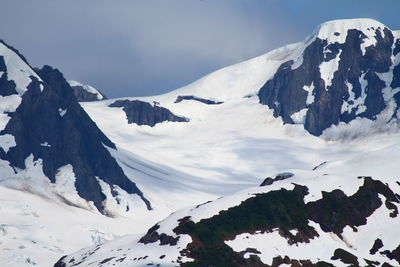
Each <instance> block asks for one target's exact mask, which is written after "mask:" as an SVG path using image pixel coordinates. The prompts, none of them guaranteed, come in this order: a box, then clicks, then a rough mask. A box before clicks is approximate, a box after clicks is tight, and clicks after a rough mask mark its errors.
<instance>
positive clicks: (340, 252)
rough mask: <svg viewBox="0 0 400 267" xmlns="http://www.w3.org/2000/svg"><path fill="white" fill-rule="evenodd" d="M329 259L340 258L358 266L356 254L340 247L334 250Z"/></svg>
mask: <svg viewBox="0 0 400 267" xmlns="http://www.w3.org/2000/svg"><path fill="white" fill-rule="evenodd" d="M331 259H332V260H340V261H342V262H343V263H347V264H352V266H360V265H359V263H358V259H357V257H356V256H354V255H353V254H351V253H349V252H347V251H346V250H344V249H341V248H338V249H336V250H335V252H334V255H333V256H332V258H331Z"/></svg>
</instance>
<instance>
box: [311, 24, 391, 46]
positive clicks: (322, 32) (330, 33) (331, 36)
mask: <svg viewBox="0 0 400 267" xmlns="http://www.w3.org/2000/svg"><path fill="white" fill-rule="evenodd" d="M385 28H387V27H386V26H385V25H384V24H382V23H381V22H379V21H377V20H374V19H369V18H357V19H339V20H331V21H326V22H324V23H321V24H320V25H319V26H318V27H317V28H316V29H315V30H314V34H312V36H313V37H314V38H315V37H318V38H319V39H321V40H328V41H329V42H332V43H334V42H338V43H344V41H345V39H346V36H347V32H348V31H349V30H359V31H361V32H362V33H364V35H365V36H366V37H367V38H370V37H375V35H376V30H380V31H383V30H384V29H385ZM314 38H313V39H314Z"/></svg>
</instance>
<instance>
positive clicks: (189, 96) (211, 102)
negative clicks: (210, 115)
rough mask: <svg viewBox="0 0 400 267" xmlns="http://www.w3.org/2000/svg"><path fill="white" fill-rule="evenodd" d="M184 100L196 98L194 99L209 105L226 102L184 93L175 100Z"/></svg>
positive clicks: (177, 101) (176, 101)
mask: <svg viewBox="0 0 400 267" xmlns="http://www.w3.org/2000/svg"><path fill="white" fill-rule="evenodd" d="M183 100H194V101H198V102H201V103H204V104H207V105H220V104H222V103H224V102H222V101H213V100H209V99H204V98H201V97H197V96H193V95H183V96H181V95H180V96H178V97H177V98H176V100H175V103H180V102H182V101H183Z"/></svg>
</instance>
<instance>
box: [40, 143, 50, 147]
mask: <svg viewBox="0 0 400 267" xmlns="http://www.w3.org/2000/svg"><path fill="white" fill-rule="evenodd" d="M40 145H41V146H44V147H51V145H50V144H49V143H47V142H43V143H41V144H40Z"/></svg>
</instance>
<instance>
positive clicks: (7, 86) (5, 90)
mask: <svg viewBox="0 0 400 267" xmlns="http://www.w3.org/2000/svg"><path fill="white" fill-rule="evenodd" d="M0 72H3V75H1V77H0V95H1V96H9V95H14V94H17V91H16V90H15V82H14V81H9V80H8V79H7V77H8V76H7V67H6V64H5V62H4V57H3V56H0Z"/></svg>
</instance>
